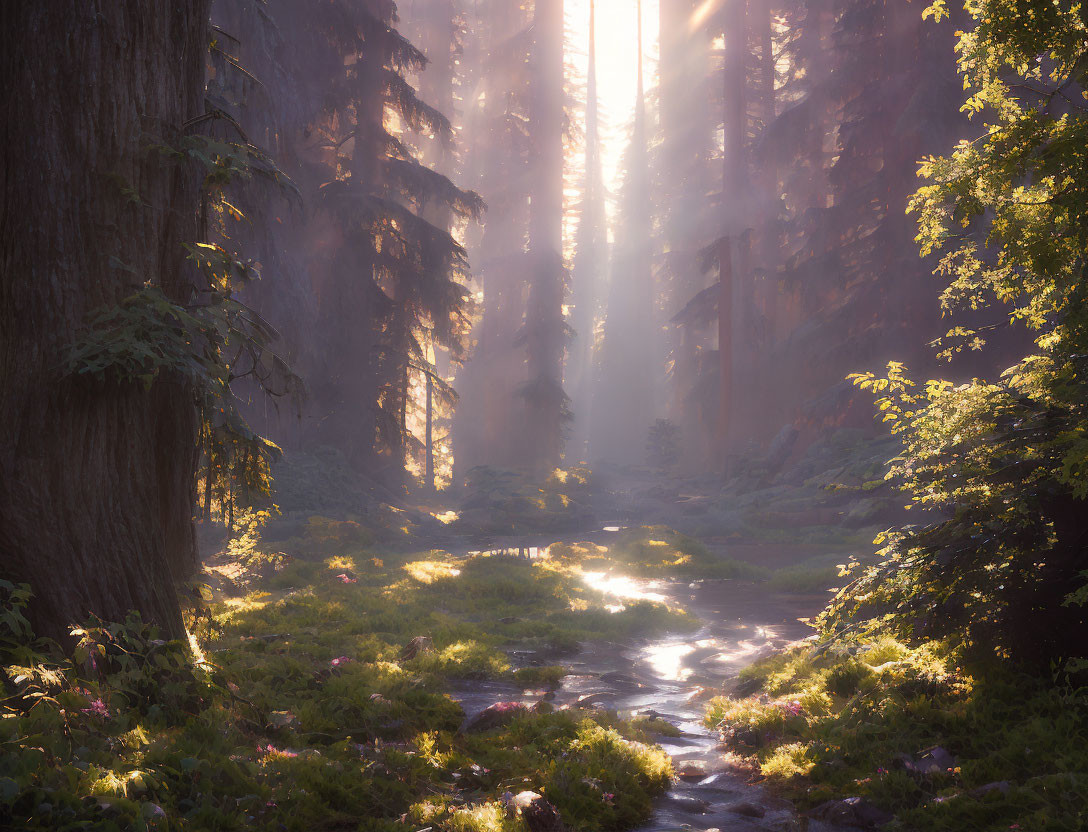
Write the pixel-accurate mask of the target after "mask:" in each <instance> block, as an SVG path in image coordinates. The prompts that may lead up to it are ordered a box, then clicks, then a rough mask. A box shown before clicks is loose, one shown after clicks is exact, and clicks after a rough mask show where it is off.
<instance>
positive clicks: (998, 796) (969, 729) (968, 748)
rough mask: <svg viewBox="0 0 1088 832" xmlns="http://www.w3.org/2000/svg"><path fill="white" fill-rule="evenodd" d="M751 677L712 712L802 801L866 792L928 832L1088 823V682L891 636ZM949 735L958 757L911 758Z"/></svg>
mask: <svg viewBox="0 0 1088 832" xmlns="http://www.w3.org/2000/svg"><path fill="white" fill-rule="evenodd" d="M742 676H743V677H744V678H743V679H742V680H741V685H740V687H739V690H740V691H741V693H740V694H738V695H737V696H735V697H718V698H716V699H714V700H712V701H711V702H710V703H709V705H708V708H707V717H706V718H707V723H708V724H709V725H712V726H718V727H720V729H721V731H722V738H723V740H724V741H726V742H728V743H729V744H731V745H732V746H733V747H734V748H735V749H736V750H737V751H738V752H740V753H743V754H746V755H748V756H749V757H750V758H751V759H752V761H753V762H754V763H755V764H757V765H758V767H759V771H760V772H761V773H762V775H763V776H764V777H766V778H768V779H769V780H771V781H772V782H775V783H777V784H779V786H780V788H782V789H783V790H784V791H785V792H786V793H787V794H788V795H789V796H790V797H792V798H794V799H795V800H797V801H798V802H799V803H800V804H801V805H802V807H806V806H807V807H811V806H813V805H815V804H817V803H820V802H823V801H825V800H830V799H840V798H844V797H848V796H855V795H858V796H862V797H866V798H868V799H869V800H871V801H872V802H873V803H875V804H876V805H877V806H880V807H881V808H884V809H886V810H888V811H891V812H893V813H895V814H896V816H897V818H898V822H899V823H900V824H901V825H902V828H907V829H915V830H919V832H924V831H925V830H941V831H942V832H954V830H963V829H972V830H976V829H977V830H999V829H1000V830H1007V829H1009V828H1019V829H1034V830H1074V829H1082V828H1084V821H1085V818H1088V783H1086V782H1084V781H1083V777H1082V776H1081V775H1082V773H1083V772H1084V771H1086V770H1088V697H1086V695H1085V693H1084V691H1083V690H1074V689H1070V688H1066V687H1062V686H1061V685H1057V686H1055V684H1054V683H1052V682H1050V680H1047V681H1045V682H1044V681H1040V680H1037V679H1031V678H1026V677H1020V676H1018V675H1016V674H1015V672H1014V671H1012V670H1010V669H1009V667H1008V666H1005V665H999V666H995V665H985V666H977V667H976V666H971V667H968V666H966V665H965V663H964V658H963V656H962V654H961V652H960V651H959V650H957V649H954V648H953V647H951V646H950V645H948V644H945V643H941V642H923V643H920V644H918V645H914V646H911V645H906V644H903V643H901V642H899V641H897V640H895V639H892V638H890V637H882V638H877V639H874V640H872V641H868V642H862V643H848V644H838V645H826V646H809V647H804V648H797V649H793V650H789V651H786V652H783V653H780V654H778V655H775V656H771V657H768V658H767V659H764V660H762V661H760V662H757V663H756V664H755V665H754V666H753V667H751V668H749V669H747V670H746V671H745V672H744V673H743V674H742ZM745 691H746V692H753V695H750V696H744V695H742V694H743V692H745ZM938 745H939V746H941V747H942V748H943V749H944V750H946V751H947V752H948V753H949V754H951V755H953V756H954V758H955V765H954V766H953V767H952V768H951V770H931V771H929V772H925V771H923V770H921V769H924V766H914V767H913V768H912V766H913V763H912V762H911V761H912V760H916V759H917V758H918V756H919V754H920V753H921V752H923V751H924V750H925V749H928V748H931V747H933V746H938ZM904 760H906V761H908V763H910V764H909V765H908V764H904ZM994 783H1000V784H1001V785H1000V787H997V786H991V787H990V788H989V789H984V788H983V787H986V786H987V784H994Z"/></svg>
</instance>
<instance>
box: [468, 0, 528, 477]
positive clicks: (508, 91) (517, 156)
mask: <svg viewBox="0 0 1088 832" xmlns="http://www.w3.org/2000/svg"><path fill="white" fill-rule="evenodd" d="M475 5H476V4H473V7H474V8H475ZM472 19H473V21H474V25H473V26H470V27H469V31H470V33H471V34H473V35H475V37H473V38H470V40H469V44H470V45H472V46H473V49H472V56H471V57H473V58H474V59H475V60H470V61H468V63H469V64H470V66H472V67H474V68H476V69H477V70H478V72H479V76H478V78H479V80H478V83H477V85H476V86H475V87H473V88H471V92H470V93H469V98H468V99H466V101H468V100H471V102H472V104H473V106H472V109H471V111H470V112H471V113H472V114H473V118H471V119H466V122H467V123H466V131H468V134H467V136H466V141H465V147H466V148H467V150H468V153H469V155H468V166H469V167H470V168H471V170H472V171H473V172H474V173H475V174H476V176H475V178H474V179H473V180H472V184H473V185H474V186H475V187H476V188H477V189H478V190H479V191H480V193H481V194H482V195H483V197H484V200H485V201H486V202H487V205H488V211H487V214H486V217H485V223H484V227H483V232H482V235H481V236H480V239H479V241H478V243H477V245H475V246H474V247H472V249H471V251H470V256H471V260H472V265H473V269H474V273H475V274H476V276H477V278H478V280H479V281H480V283H481V285H482V288H483V310H482V315H481V320H480V323H479V325H478V326H477V327H476V331H475V333H474V335H475V338H476V342H477V345H476V349H475V350H474V351H473V354H472V357H471V359H470V360H469V361H468V363H467V364H466V365H465V367H464V370H463V371H462V372H461V373H459V374H458V379H457V380H458V392H459V394H460V395H459V400H458V407H457V413H456V417H455V422H454V425H453V441H454V455H455V469H456V470H455V477H454V478H455V480H456V481H458V482H460V481H462V480H463V478H464V476H463V475H464V473H465V472H467V471H469V470H471V469H472V468H473V467H476V466H478V465H492V466H502V467H506V466H509V465H511V464H513V463H514V461H515V451H517V452H520V453H522V454H523V453H524V450H523V449H522V448H521V445H522V442H521V439H522V437H521V435H520V434H516V433H515V427H516V426H518V425H520V424H521V423H522V422H523V415H524V408H523V406H522V402H521V400H520V399H519V397H518V394H517V391H518V389H519V388H521V387H522V386H524V384H525V360H524V359H525V356H524V353H523V352H522V351H521V350H518V349H517V348H516V347H515V342H516V340H517V332H518V330H519V329H520V328H521V325H522V319H523V317H524V313H525V285H526V280H525V277H524V275H525V273H526V272H527V271H528V269H527V263H526V256H525V246H526V233H527V232H526V228H527V224H528V189H529V183H528V182H527V179H528V176H527V164H526V160H525V158H524V157H523V155H522V151H521V140H522V137H521V134H520V130H519V128H518V127H516V126H517V125H521V124H522V114H523V110H524V109H525V108H524V106H523V105H524V102H523V100H522V98H523V96H519V90H520V88H521V84H520V81H521V80H522V79H523V78H524V72H525V67H524V63H525V57H526V53H527V51H528V50H527V49H524V50H523V49H521V48H519V49H517V50H511V49H510V48H509V45H510V43H511V42H512V40H513V39H514V37H515V35H516V34H517V33H518V32H520V31H522V30H523V29H524V27H525V26H526V25H527V23H528V20H527V17H526V14H525V10H524V9H523V8H522V7H521V6H520V5H518V4H515V3H509V2H505V0H499V2H496V3H494V4H493V5H491V4H482V7H481V8H479V9H477V10H476V12H475V14H474V15H473V18H472ZM510 53H513V54H510ZM480 93H483V94H482V95H481V94H480ZM466 106H467V105H466Z"/></svg>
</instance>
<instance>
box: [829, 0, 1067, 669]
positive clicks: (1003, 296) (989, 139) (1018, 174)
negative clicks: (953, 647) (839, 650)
mask: <svg viewBox="0 0 1088 832" xmlns="http://www.w3.org/2000/svg"><path fill="white" fill-rule="evenodd" d="M947 5H948V3H947V0H937V2H935V3H933V5H932V6H931V7H930V8H929V9H928V10H927V12H926V14H927V15H932V16H934V17H936V18H938V19H939V18H942V17H944V16H946V15H947V14H948V12H949V10H948V8H947ZM1086 8H1088V7H1086V6H1085V5H1084V4H1083V3H1079V2H1069V0H1061V1H1060V2H1050V0H972V2H968V3H966V4H965V10H966V15H967V17H968V18H969V19H970V21H971V25H970V26H968V27H966V28H965V30H964V31H963V32H962V33H961V34H960V36H959V44H958V47H957V51H958V54H959V65H960V70H961V72H962V74H963V76H964V81H965V85H966V88H967V89H968V91H969V97H968V99H967V102H966V104H965V109H966V111H967V112H968V113H970V114H971V115H973V116H976V117H980V118H982V119H983V120H984V123H985V126H984V129H983V131H982V136H981V138H980V139H978V140H976V141H971V142H968V141H963V142H961V143H960V144H959V145H958V146H957V147H956V148H955V150H954V151H953V152H952V153H951V154H950V155H949V156H946V157H942V158H929V159H925V160H923V162H922V165H921V175H922V176H923V177H924V178H925V179H926V184H925V185H924V186H923V187H922V188H921V189H920V190H919V191H918V193H917V194H916V195H915V197H914V199H913V201H912V203H911V210H913V211H914V212H915V213H916V214H917V215H918V220H919V235H918V240H919V242H920V244H921V248H922V253H923V254H930V253H940V254H941V256H942V257H941V260H940V265H939V268H938V273H939V274H940V275H941V276H942V277H944V278H945V279H946V280H947V286H946V288H945V290H944V292H943V294H942V296H941V303H942V306H943V308H944V310H945V311H946V313H947V314H949V315H953V316H954V315H955V314H956V313H957V312H959V311H960V310H963V309H969V310H973V311H975V312H977V311H978V310H991V311H993V312H994V313H996V314H995V315H994V323H993V324H992V325H990V326H987V327H981V328H978V327H976V328H973V329H972V328H967V327H963V326H955V327H953V328H952V329H951V330H950V331H949V333H948V337H947V338H946V339H944V340H943V341H942V343H941V347H942V349H943V352H944V354H945V355H952V354H954V353H955V352H957V351H959V350H962V349H982V348H983V346H984V344H985V340H986V338H987V337H988V334H989V332H991V331H993V330H995V329H999V328H1001V327H1003V326H1023V327H1026V328H1027V329H1029V330H1031V331H1033V332H1034V334H1035V344H1036V347H1037V352H1036V353H1034V354H1032V355H1028V356H1026V357H1024V358H1023V359H1022V360H1021V361H1019V362H1018V363H1017V364H1016V365H1014V366H1013V367H1011V368H1009V369H1008V370H1006V371H1005V372H1004V373H1003V374H1002V375H1001V377H1000V378H999V379H998V380H996V381H984V380H975V381H972V382H970V383H967V384H961V385H954V384H952V383H951V382H948V381H930V382H929V383H928V384H926V385H924V386H923V387H922V389H921V391H919V390H918V388H917V387H916V385H915V383H914V382H913V381H911V379H910V378H909V377H908V375H907V372H906V370H905V368H904V367H903V366H902V365H900V364H896V363H892V364H890V365H889V366H888V372H887V374H886V375H885V376H884V377H877V376H876V375H874V374H872V373H863V374H859V375H857V376H855V377H854V379H855V382H856V383H857V384H858V385H859V386H861V387H862V388H865V389H869V390H872V391H874V392H875V393H876V394H877V396H878V399H879V400H878V404H879V407H880V410H881V412H882V414H883V418H884V420H885V421H886V422H888V423H890V424H891V426H892V429H893V431H895V432H896V433H897V434H899V435H900V436H901V437H902V438H903V451H902V454H901V456H900V458H899V459H898V460H896V461H895V463H894V465H893V467H892V469H891V472H890V474H889V477H891V478H893V479H895V480H896V481H897V482H898V483H899V484H900V485H901V486H902V487H903V488H904V489H905V490H906V491H907V493H909V494H910V495H911V497H912V499H913V501H914V503H915V505H916V507H917V508H918V509H921V510H933V512H934V514H933V515H930V516H929V517H927V518H926V519H927V520H928V521H929V522H928V524H927V525H922V526H917V527H908V528H906V529H903V530H901V531H898V532H895V533H893V534H890V535H888V536H886V537H884V538H883V542H884V543H885V544H886V546H885V548H884V549H883V551H882V555H883V561H882V562H881V563H880V564H879V565H878V566H874V567H871V568H868V569H865V570H863V571H861V573H860V576H859V577H858V578H857V579H856V580H855V582H854V583H853V584H851V585H850V586H848V587H847V588H846V589H845V590H844V592H843V593H842V594H840V595H839V597H838V598H837V599H836V600H835V602H834V603H833V604H832V606H831V607H830V608H829V610H828V612H827V613H826V614H825V615H824V616H823V617H822V619H821V621H820V624H821V626H822V628H823V629H824V631H825V632H827V633H841V632H844V631H847V630H849V631H852V632H858V631H864V630H865V629H870V630H879V629H881V628H888V627H890V628H893V629H894V631H895V632H896V633H898V634H899V635H900V636H902V637H919V636H923V637H924V636H930V637H944V636H946V635H953V634H954V635H957V636H960V637H962V638H963V639H964V640H965V642H966V643H967V644H968V645H970V646H973V647H976V648H978V649H980V650H984V651H994V650H996V651H997V652H998V653H999V654H1000V655H1003V656H1006V657H1011V658H1014V659H1016V660H1018V661H1022V662H1026V663H1031V664H1034V665H1036V667H1037V668H1038V669H1041V670H1046V669H1049V666H1050V664H1051V663H1052V662H1055V661H1057V662H1061V661H1066V660H1069V665H1068V666H1069V667H1071V668H1074V669H1075V668H1083V666H1084V662H1083V659H1084V657H1085V656H1086V655H1088V652H1086V647H1085V646H1086V645H1088V607H1086V606H1085V602H1086V601H1088V572H1086V567H1088V564H1086V562H1085V558H1084V553H1085V551H1086V549H1088V526H1086V525H1085V522H1084V518H1085V517H1086V516H1088V264H1086V252H1088V110H1086V108H1085V99H1084V93H1083V90H1084V88H1085V85H1086V83H1088V11H1086ZM1002 312H1004V315H1002V314H1001V313H1002ZM1002 318H1003V320H1002Z"/></svg>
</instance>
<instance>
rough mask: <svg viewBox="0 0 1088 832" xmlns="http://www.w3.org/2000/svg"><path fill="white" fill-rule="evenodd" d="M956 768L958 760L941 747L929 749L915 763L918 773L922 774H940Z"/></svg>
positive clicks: (936, 746)
mask: <svg viewBox="0 0 1088 832" xmlns="http://www.w3.org/2000/svg"><path fill="white" fill-rule="evenodd" d="M955 767H956V758H955V757H953V756H952V755H951V754H949V753H948V752H947V751H945V749H943V748H941V746H939V745H935V746H933V747H932V748H927V749H926V750H925V751H923V752H922V753H921V754H920V755H919V756H918V759H917V760H916V761H915V763H914V768H915V770H916V771H919V772H921V773H922V774H938V773H940V772H943V771H948V769H950V768H955Z"/></svg>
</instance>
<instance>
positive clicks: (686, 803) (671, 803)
mask: <svg viewBox="0 0 1088 832" xmlns="http://www.w3.org/2000/svg"><path fill="white" fill-rule="evenodd" d="M665 805H666V806H668V807H669V808H671V809H677V810H679V811H681V812H687V813H688V814H689V815H705V814H706V813H707V812H708V811H710V804H709V803H707V802H706V801H705V800H699V799H698V798H696V797H688V796H687V795H682V794H670V795H669V796H668V797H666V798H665Z"/></svg>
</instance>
